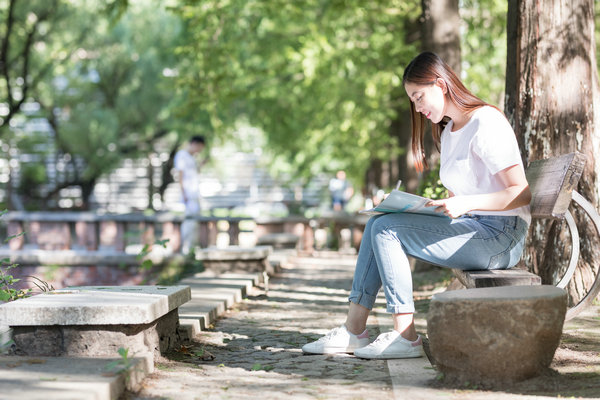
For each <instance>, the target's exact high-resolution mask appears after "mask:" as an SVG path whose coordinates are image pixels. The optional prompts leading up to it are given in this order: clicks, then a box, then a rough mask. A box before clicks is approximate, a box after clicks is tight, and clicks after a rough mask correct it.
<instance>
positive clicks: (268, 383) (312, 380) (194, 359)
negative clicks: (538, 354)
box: [125, 255, 600, 400]
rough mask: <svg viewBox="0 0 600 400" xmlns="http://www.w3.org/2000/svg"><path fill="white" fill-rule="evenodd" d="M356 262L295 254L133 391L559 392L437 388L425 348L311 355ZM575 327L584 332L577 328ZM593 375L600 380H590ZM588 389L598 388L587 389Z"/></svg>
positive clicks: (227, 395) (348, 395) (249, 394)
mask: <svg viewBox="0 0 600 400" xmlns="http://www.w3.org/2000/svg"><path fill="white" fill-rule="evenodd" d="M354 263H355V258H354V257H348V256H346V257H344V256H340V255H336V256H330V257H322V258H297V259H296V260H295V261H294V264H293V266H288V267H286V268H284V269H283V271H282V272H281V273H280V274H279V275H278V276H277V277H276V278H273V279H271V281H270V285H269V292H268V294H265V293H264V292H263V291H262V290H260V289H257V288H254V289H252V290H250V291H249V293H248V295H249V296H248V298H247V299H246V300H244V301H242V302H241V303H238V304H237V305H235V306H234V307H233V308H232V309H231V310H229V311H228V312H226V314H225V317H224V318H222V319H220V320H219V321H217V323H216V324H215V325H214V329H212V330H208V331H203V332H201V333H199V334H198V335H197V336H196V337H195V340H194V341H193V342H192V343H191V344H190V345H189V346H185V347H183V348H182V349H180V352H178V353H176V354H173V355H171V356H170V357H169V359H165V360H164V361H163V362H160V363H159V364H157V365H156V368H155V372H154V373H153V374H152V375H150V376H149V377H148V378H147V379H146V380H145V381H144V383H143V384H142V385H143V389H142V390H141V391H140V392H139V393H137V394H135V395H134V394H127V395H126V396H125V398H126V399H128V400H129V399H131V400H133V399H135V400H142V399H244V398H245V399H261V400H267V399H282V398H286V399H375V398H376V399H382V400H387V399H390V400H391V399H411V400H412V399H461V400H474V399H486V400H487V399H490V400H491V399H494V400H495V399H538V400H539V399H546V398H556V396H551V397H547V396H544V395H540V394H538V395H533V394H532V395H527V394H522V393H535V392H536V390H537V388H536V387H535V386H534V387H531V386H518V387H516V388H515V389H514V390H512V391H511V392H508V393H505V392H488V391H481V390H473V389H475V388H467V389H468V390H455V389H448V388H441V387H437V388H436V386H439V385H436V372H435V371H434V370H433V369H432V368H431V366H430V364H429V362H428V360H427V359H426V358H420V359H413V360H393V361H389V362H388V361H377V360H370V361H369V360H361V359H357V358H355V357H353V356H349V355H332V356H319V355H303V354H302V352H301V350H300V348H301V346H302V345H303V344H304V343H307V342H308V341H312V340H314V339H316V338H318V337H319V336H320V335H322V334H324V333H325V332H327V331H328V330H329V329H331V328H333V327H336V326H339V325H341V324H342V323H343V322H344V319H345V314H346V310H347V294H348V288H349V287H350V283H351V279H352V273H353V270H354ZM381 300H382V299H380V303H379V307H378V308H376V310H375V313H373V315H372V316H371V317H370V319H369V321H368V325H369V331H370V333H371V339H374V338H375V337H376V336H377V334H378V333H379V331H380V330H382V331H383V330H389V329H390V328H391V325H390V324H391V319H390V317H389V316H388V315H387V314H385V313H383V309H382V308H381V305H382V304H383V302H381ZM417 308H418V309H419V304H418V305H417ZM591 313H592V314H591V317H589V316H588V317H589V318H592V319H597V318H598V317H597V315H598V307H596V308H595V309H594V310H592V311H591ZM416 317H417V321H416V322H417V329H418V330H419V331H420V332H425V330H426V327H425V314H424V313H423V312H421V313H417V314H416ZM591 329H592V330H594V332H593V333H592V335H597V334H598V329H597V328H591ZM568 334H571V335H575V336H574V337H576V335H577V333H574V331H570V333H568ZM596 337H597V336H596ZM590 354H593V353H592V352H590ZM559 355H560V352H559ZM596 365H597V364H596ZM567 379H569V377H568V376H567ZM553 382H554V381H553ZM589 382H593V381H585V382H583V384H585V385H589ZM538 384H539V385H542V386H541V388H540V389H539V390H537V391H538V393H543V392H544V391H547V390H548V388H547V381H544V380H542V381H541V383H538ZM534 385H535V382H534ZM544 385H546V387H545V390H542V388H544ZM557 393H560V391H557ZM567 393H568V392H562V395H563V396H564V395H565V394H567ZM599 393H600V391H599ZM583 397H585V398H595V396H590V395H589V394H587V395H584V396H583Z"/></svg>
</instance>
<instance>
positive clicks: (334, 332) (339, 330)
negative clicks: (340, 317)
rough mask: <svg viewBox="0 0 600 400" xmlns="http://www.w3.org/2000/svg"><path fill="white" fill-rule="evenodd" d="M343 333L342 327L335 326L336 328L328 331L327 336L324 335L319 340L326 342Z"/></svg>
mask: <svg viewBox="0 0 600 400" xmlns="http://www.w3.org/2000/svg"><path fill="white" fill-rule="evenodd" d="M341 333H342V328H334V329H332V330H330V331H329V332H327V334H326V335H325V336H322V337H321V338H320V339H319V340H318V341H319V342H325V341H327V340H329V339H331V338H334V337H336V336H338V335H340V334H341Z"/></svg>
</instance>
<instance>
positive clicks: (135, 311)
mask: <svg viewBox="0 0 600 400" xmlns="http://www.w3.org/2000/svg"><path fill="white" fill-rule="evenodd" d="M190 299H191V291H190V288H189V286H80V287H71V288H67V289H59V290H54V291H52V292H48V293H43V294H40V295H37V296H33V297H29V298H26V299H21V300H18V301H13V302H10V303H6V304H2V305H1V306H0V325H8V326H11V327H12V326H42V325H127V324H149V323H151V322H154V321H155V320H157V319H158V318H160V317H162V316H163V315H166V314H167V313H168V312H170V311H172V310H174V309H176V308H177V307H179V306H180V305H181V304H183V303H185V302H187V301H189V300H190Z"/></svg>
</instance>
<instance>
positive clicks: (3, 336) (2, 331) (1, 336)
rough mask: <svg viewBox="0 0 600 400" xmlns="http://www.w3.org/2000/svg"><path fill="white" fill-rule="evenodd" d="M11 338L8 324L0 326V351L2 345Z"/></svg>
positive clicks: (0, 350)
mask: <svg viewBox="0 0 600 400" xmlns="http://www.w3.org/2000/svg"><path fill="white" fill-rule="evenodd" d="M11 339H12V329H10V327H8V326H0V353H1V352H2V346H3V345H5V344H7V343H8V342H10V340H11Z"/></svg>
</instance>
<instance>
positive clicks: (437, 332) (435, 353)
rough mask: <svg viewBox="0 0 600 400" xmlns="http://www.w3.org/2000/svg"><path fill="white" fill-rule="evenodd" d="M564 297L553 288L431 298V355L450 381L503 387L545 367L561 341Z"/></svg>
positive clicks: (462, 292) (466, 292)
mask: <svg viewBox="0 0 600 400" xmlns="http://www.w3.org/2000/svg"><path fill="white" fill-rule="evenodd" d="M566 310H567V293H566V292H565V291H564V290H563V289H560V288H557V287H555V286H551V285H541V286H503V287H493V288H478V289H469V290H454V291H447V292H443V293H438V294H435V295H434V296H433V298H432V300H431V303H430V306H429V311H428V313H427V336H428V338H429V350H430V352H431V356H432V358H433V359H434V362H435V364H436V368H437V369H438V370H439V371H441V372H442V373H443V374H444V379H445V380H447V381H448V382H455V383H459V384H461V385H462V384H466V383H467V382H468V383H470V384H475V385H477V384H483V385H492V386H495V385H501V384H504V383H507V382H515V381H520V380H524V379H527V378H530V377H533V376H535V375H537V374H539V373H540V372H541V371H542V370H544V369H545V368H547V367H548V366H549V365H550V363H551V361H552V358H553V357H554V352H555V351H556V349H557V347H558V344H559V342H560V337H561V334H562V326H563V322H564V319H565V313H566Z"/></svg>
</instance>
